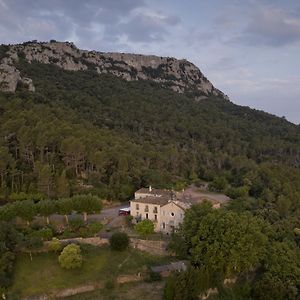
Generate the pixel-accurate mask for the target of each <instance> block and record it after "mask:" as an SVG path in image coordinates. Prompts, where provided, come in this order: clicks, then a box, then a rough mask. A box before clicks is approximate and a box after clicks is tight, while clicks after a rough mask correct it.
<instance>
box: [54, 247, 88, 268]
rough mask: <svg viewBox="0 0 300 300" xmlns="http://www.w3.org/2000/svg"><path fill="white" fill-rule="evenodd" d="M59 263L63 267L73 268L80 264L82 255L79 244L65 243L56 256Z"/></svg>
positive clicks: (78, 266)
mask: <svg viewBox="0 0 300 300" xmlns="http://www.w3.org/2000/svg"><path fill="white" fill-rule="evenodd" d="M58 261H59V264H60V265H61V267H62V268H64V269H75V268H80V267H81V266H82V255H81V249H80V246H79V245H76V244H69V245H67V246H66V247H65V248H64V249H63V251H62V252H61V254H60V256H59V257H58Z"/></svg>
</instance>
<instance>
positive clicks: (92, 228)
mask: <svg viewBox="0 0 300 300" xmlns="http://www.w3.org/2000/svg"><path fill="white" fill-rule="evenodd" d="M102 228H103V225H102V224H101V223H97V222H93V223H91V224H89V225H88V230H89V233H90V234H91V235H95V234H97V233H98V232H99V231H100V230H101V229H102Z"/></svg>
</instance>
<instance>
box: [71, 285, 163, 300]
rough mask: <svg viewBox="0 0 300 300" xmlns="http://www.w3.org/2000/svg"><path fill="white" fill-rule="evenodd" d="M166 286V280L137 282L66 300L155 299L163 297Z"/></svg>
mask: <svg viewBox="0 0 300 300" xmlns="http://www.w3.org/2000/svg"><path fill="white" fill-rule="evenodd" d="M164 286H165V282H164V281H160V282H153V283H145V282H137V283H136V282H135V283H129V284H122V285H120V286H116V287H114V288H112V289H101V290H96V291H93V292H88V293H84V294H80V295H76V296H71V297H67V298H66V300H136V299H143V300H155V299H162V296H163V289H164Z"/></svg>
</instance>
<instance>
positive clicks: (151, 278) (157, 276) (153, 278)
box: [145, 269, 161, 282]
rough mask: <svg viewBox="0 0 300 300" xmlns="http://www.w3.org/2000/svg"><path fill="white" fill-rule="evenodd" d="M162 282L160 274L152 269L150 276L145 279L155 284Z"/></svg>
mask: <svg viewBox="0 0 300 300" xmlns="http://www.w3.org/2000/svg"><path fill="white" fill-rule="evenodd" d="M160 280H161V275H160V273H157V272H153V271H152V270H151V269H150V270H149V272H148V276H147V277H146V279H145V281H146V282H154V281H160Z"/></svg>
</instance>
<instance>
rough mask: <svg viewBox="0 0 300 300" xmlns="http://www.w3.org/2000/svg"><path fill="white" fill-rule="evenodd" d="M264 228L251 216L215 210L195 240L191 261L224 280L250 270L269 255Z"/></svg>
mask: <svg viewBox="0 0 300 300" xmlns="http://www.w3.org/2000/svg"><path fill="white" fill-rule="evenodd" d="M265 227H267V225H266V224H265V223H264V222H263V221H262V220H261V219H259V218H257V217H253V216H252V215H251V214H250V213H241V214H238V213H235V212H230V211H222V210H214V211H212V212H211V213H209V214H207V215H206V216H205V217H203V219H202V220H201V221H200V224H199V227H198V229H197V233H196V235H195V236H194V237H192V249H191V254H192V261H193V263H194V264H195V265H197V266H199V267H200V268H201V267H204V268H207V269H209V270H211V271H212V272H215V273H218V274H220V275H221V276H224V277H227V276H230V275H232V274H234V273H236V272H241V271H251V270H253V269H254V268H255V267H256V266H257V265H258V263H259V262H260V261H262V259H263V258H264V256H265V254H266V243H267V241H268V238H267V236H266V235H265V233H264V230H265Z"/></svg>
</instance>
